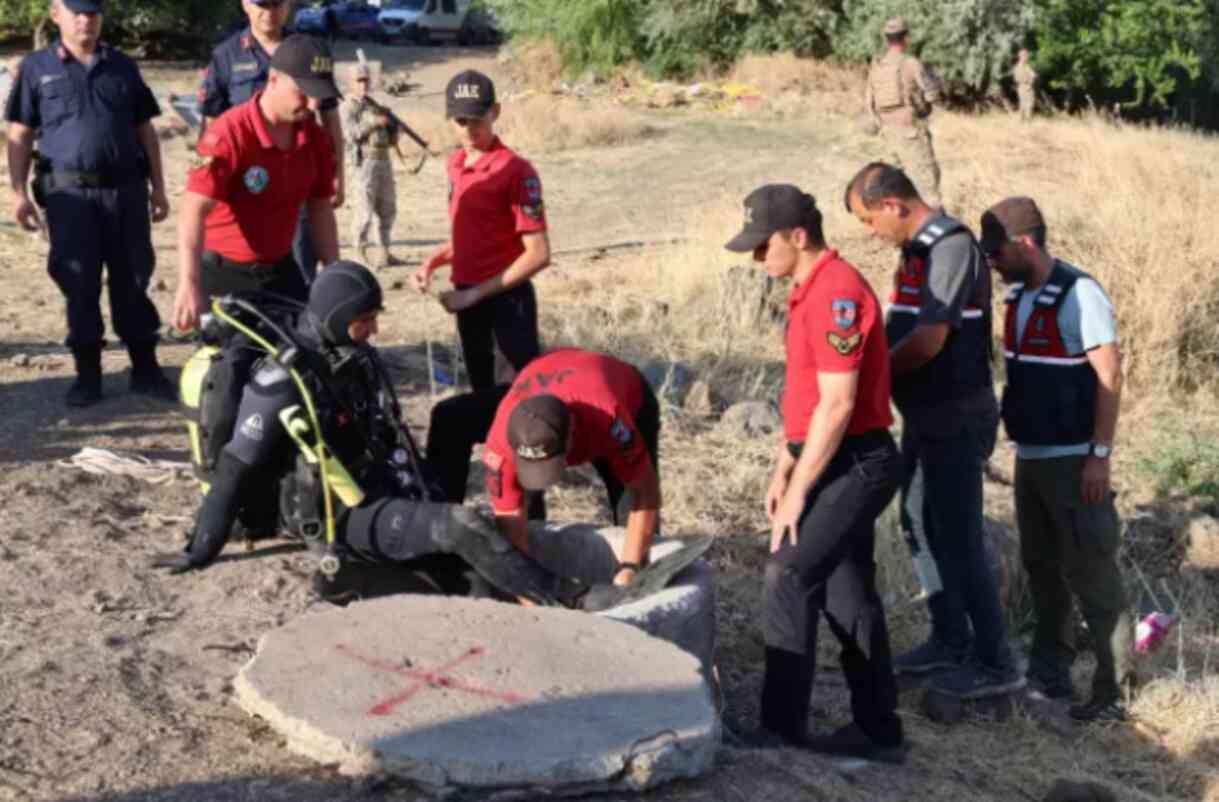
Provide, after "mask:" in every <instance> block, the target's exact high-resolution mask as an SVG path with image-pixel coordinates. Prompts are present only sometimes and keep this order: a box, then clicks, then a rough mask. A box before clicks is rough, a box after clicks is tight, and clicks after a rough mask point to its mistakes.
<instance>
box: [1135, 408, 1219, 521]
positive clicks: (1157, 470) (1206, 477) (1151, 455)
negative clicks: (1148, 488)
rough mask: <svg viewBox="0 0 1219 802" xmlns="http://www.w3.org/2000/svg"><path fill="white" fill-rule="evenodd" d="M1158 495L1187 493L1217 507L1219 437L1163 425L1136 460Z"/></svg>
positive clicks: (1218, 505)
mask: <svg viewBox="0 0 1219 802" xmlns="http://www.w3.org/2000/svg"><path fill="white" fill-rule="evenodd" d="M1138 467H1139V472H1140V473H1141V474H1142V475H1143V476H1144V477H1146V478H1147V479H1150V480H1151V481H1152V482H1154V484H1155V489H1156V492H1157V493H1158V494H1159V495H1161V496H1187V497H1192V498H1201V499H1205V500H1207V501H1209V502H1210V503H1211V505H1212V506H1215V507H1219V439H1216V437H1215V436H1214V435H1213V434H1210V433H1199V432H1194V431H1189V430H1186V429H1183V428H1181V427H1178V426H1170V427H1166V428H1165V429H1164V430H1163V431H1161V432H1160V433H1159V435H1158V436H1157V437H1156V439H1155V441H1154V443H1153V445H1152V447H1151V448H1150V449H1149V450H1148V452H1147V453H1145V454H1143V455H1142V456H1141V457H1140V459H1139V462H1138Z"/></svg>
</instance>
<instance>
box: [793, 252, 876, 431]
mask: <svg viewBox="0 0 1219 802" xmlns="http://www.w3.org/2000/svg"><path fill="white" fill-rule="evenodd" d="M787 310H788V313H787V338H786V346H787V383H786V385H785V386H784V390H783V431H784V434H785V436H786V437H787V439H788V441H790V442H793V443H802V442H804V440H805V438H806V437H807V436H808V425H809V423H810V422H811V421H812V417H813V410H815V409H816V408H817V404H818V403H819V402H820V400H821V392H820V389H819V388H818V386H817V373H818V372H822V373H846V372H848V371H852V370H857V371H859V390H858V392H857V394H856V397H855V411H854V412H853V413H852V414H851V422H850V423H849V424H848V426H847V434H848V435H853V434H863V433H864V432H868V431H871V430H873V429H887V428H888V427H889V426H890V425H891V424H892V423H893V413H892V412H891V411H890V409H889V344H888V342H887V341H886V340H885V325H884V316H883V315H882V314H881V309H880V304H879V303H878V302H877V300H876V293H874V292H872V288H871V287H870V286H869V285H868V282H867V280H866V279H865V278H864V277H863V276H862V275H860V273H859V271H858V270H856V269H855V268H854V267H852V266H851V265H850V264H849V263H848V262H845V261H843V260H842V259H840V258H838V252H837V251H832V250H831V251H826V252H825V253H824V254H822V256H821V258H820V259H818V260H817V264H816V265H814V266H813V270H812V272H811V273H810V274H809V276H808V278H807V279H805V280H804V283H803V284H798V285H796V286H795V287H792V292H791V297H790V298H789V299H788V302H787Z"/></svg>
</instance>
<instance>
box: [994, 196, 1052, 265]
mask: <svg viewBox="0 0 1219 802" xmlns="http://www.w3.org/2000/svg"><path fill="white" fill-rule="evenodd" d="M1039 228H1045V218H1044V217H1042V216H1041V210H1040V209H1038V208H1037V203H1036V201H1034V200H1033V199H1032V198H1025V197H1015V198H1006V199H1004V200H1001V201H999V202H998V203H996V204H995V205H994V206H992V207H990V208H989V209H987V210H986V211H985V212H984V213H983V214H982V239H981V241H980V243H979V244H980V245H981V246H982V252H983V253H985V254H987V255H988V256H991V255H994V254H996V253H998V252H999V249H1000V248H1002V247H1003V243H1005V242H1007V241H1008V240H1010V239H1014V238H1016V237H1019V236H1021V235H1024V234H1031V233H1033V232H1034V231H1036V230H1037V229H1039Z"/></svg>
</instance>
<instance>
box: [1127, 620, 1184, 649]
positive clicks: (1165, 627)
mask: <svg viewBox="0 0 1219 802" xmlns="http://www.w3.org/2000/svg"><path fill="white" fill-rule="evenodd" d="M1176 623H1177V617H1176V616H1175V615H1170V614H1169V613H1151V614H1149V615H1148V616H1147V617H1146V618H1144V619H1143V620H1142V621H1140V622H1139V624H1138V626H1136V627H1135V628H1134V649H1135V651H1137V652H1138V653H1139V654H1150V653H1151V652H1154V651H1155V650H1156V649H1158V648H1160V644H1161V643H1163V642H1164V638H1166V637H1168V633H1169V632H1171V631H1172V628H1173V627H1174V626H1175V625H1176Z"/></svg>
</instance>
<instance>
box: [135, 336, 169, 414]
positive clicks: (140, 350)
mask: <svg viewBox="0 0 1219 802" xmlns="http://www.w3.org/2000/svg"><path fill="white" fill-rule="evenodd" d="M127 353H128V354H129V355H130V356H131V392H133V393H138V394H140V395H146V396H149V397H150V398H156V399H158V400H160V401H175V402H176V401H177V400H178V388H177V387H174V384H173V382H171V381H170V380H169V379H168V378H166V376H165V374H164V373H162V372H161V366H160V365H159V364H157V344H156V342H155V341H154V342H147V343H128V345H127Z"/></svg>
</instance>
